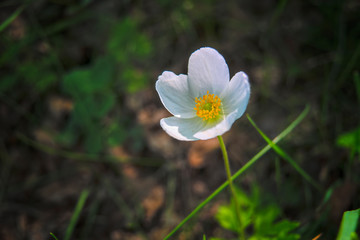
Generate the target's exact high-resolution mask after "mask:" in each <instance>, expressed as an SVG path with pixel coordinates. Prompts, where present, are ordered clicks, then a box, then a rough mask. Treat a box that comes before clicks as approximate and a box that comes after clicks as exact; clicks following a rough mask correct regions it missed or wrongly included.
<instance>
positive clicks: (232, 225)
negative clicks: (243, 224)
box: [215, 206, 238, 232]
mask: <svg viewBox="0 0 360 240" xmlns="http://www.w3.org/2000/svg"><path fill="white" fill-rule="evenodd" d="M215 219H216V220H217V221H218V222H219V224H220V226H221V227H223V228H225V229H227V230H230V231H233V232H238V223H237V218H236V214H234V210H233V209H232V208H231V207H229V206H220V207H219V209H218V211H217V213H216V215H215Z"/></svg>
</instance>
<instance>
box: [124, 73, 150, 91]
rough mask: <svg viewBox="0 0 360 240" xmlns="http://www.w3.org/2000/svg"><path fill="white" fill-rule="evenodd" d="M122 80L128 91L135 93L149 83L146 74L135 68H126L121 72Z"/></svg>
mask: <svg viewBox="0 0 360 240" xmlns="http://www.w3.org/2000/svg"><path fill="white" fill-rule="evenodd" d="M121 81H122V82H123V83H124V85H125V87H126V91H127V92H129V93H135V92H137V91H139V90H141V89H143V88H144V87H146V85H147V79H146V76H145V74H144V73H143V72H142V71H140V70H138V69H134V68H130V67H128V68H126V69H124V71H122V73H121Z"/></svg>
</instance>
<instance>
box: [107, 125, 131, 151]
mask: <svg viewBox="0 0 360 240" xmlns="http://www.w3.org/2000/svg"><path fill="white" fill-rule="evenodd" d="M108 130H109V133H108V144H109V145H110V146H116V145H119V144H121V143H123V142H124V141H125V139H126V138H127V135H128V133H127V131H126V129H125V128H124V126H122V125H119V124H117V123H115V124H113V125H112V126H110V127H109V128H108Z"/></svg>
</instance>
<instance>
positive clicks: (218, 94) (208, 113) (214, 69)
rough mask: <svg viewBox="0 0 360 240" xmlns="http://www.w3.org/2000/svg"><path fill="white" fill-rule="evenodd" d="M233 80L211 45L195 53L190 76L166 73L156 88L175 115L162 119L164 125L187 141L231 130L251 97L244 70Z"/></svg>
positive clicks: (190, 63) (189, 66) (162, 125)
mask: <svg viewBox="0 0 360 240" xmlns="http://www.w3.org/2000/svg"><path fill="white" fill-rule="evenodd" d="M229 79H230V77H229V68H228V66H227V64H226V62H225V59H224V58H223V56H221V55H220V54H219V53H218V52H217V51H216V50H215V49H213V48H209V47H205V48H200V49H199V50H197V51H195V52H194V53H193V54H191V56H190V59H189V65H188V75H184V74H180V75H175V74H174V73H173V72H169V71H165V72H163V73H162V74H161V75H160V76H159V78H158V80H157V81H156V91H157V92H158V94H159V96H160V99H161V102H162V103H163V104H164V106H165V108H166V109H167V110H168V111H169V112H170V113H171V114H173V115H174V116H173V117H168V118H163V119H161V121H160V125H161V127H162V128H163V129H164V130H165V131H166V132H167V133H168V134H169V135H170V136H172V137H174V138H176V139H178V140H183V141H195V140H206V139H210V138H214V137H217V136H219V135H222V134H223V133H225V132H227V131H228V130H229V129H230V128H231V126H232V124H233V123H234V122H235V120H236V119H238V118H239V117H241V115H243V113H244V111H245V109H246V106H247V104H248V101H249V97H250V84H249V81H248V77H247V75H246V74H245V73H244V72H238V73H236V74H235V76H234V77H233V78H232V79H231V81H229Z"/></svg>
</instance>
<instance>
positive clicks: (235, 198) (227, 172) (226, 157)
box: [217, 136, 245, 239]
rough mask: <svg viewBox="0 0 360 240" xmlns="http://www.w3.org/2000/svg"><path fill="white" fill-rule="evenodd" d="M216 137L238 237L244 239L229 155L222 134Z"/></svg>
mask: <svg viewBox="0 0 360 240" xmlns="http://www.w3.org/2000/svg"><path fill="white" fill-rule="evenodd" d="M217 138H218V140H219V143H220V148H221V151H222V154H223V157H224V164H225V170H226V175H227V178H228V182H229V186H230V194H232V197H233V199H234V204H235V209H236V216H237V219H238V222H239V228H240V231H239V233H240V239H245V233H244V228H243V226H242V223H241V218H240V205H239V203H238V200H237V197H236V193H235V189H234V186H233V184H232V179H231V171H230V164H229V157H228V154H227V151H226V147H225V143H224V140H223V138H222V136H218V137H217Z"/></svg>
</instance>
